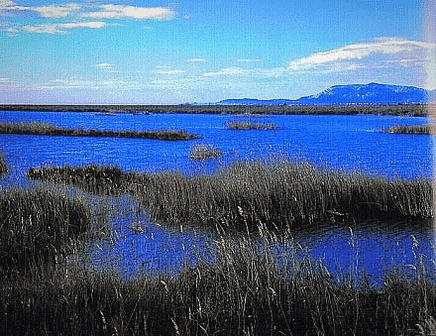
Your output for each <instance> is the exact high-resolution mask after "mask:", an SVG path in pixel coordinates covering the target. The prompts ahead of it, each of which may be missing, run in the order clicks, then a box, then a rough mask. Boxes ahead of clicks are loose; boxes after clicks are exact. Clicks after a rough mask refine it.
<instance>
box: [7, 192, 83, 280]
mask: <svg viewBox="0 0 436 336" xmlns="http://www.w3.org/2000/svg"><path fill="white" fill-rule="evenodd" d="M90 223H91V217H90V212H89V210H88V208H87V207H86V206H85V205H84V203H83V202H82V201H81V200H80V199H77V198H72V197H70V196H67V195H66V194H64V193H62V192H61V191H59V190H57V189H55V188H36V189H18V188H17V189H9V190H3V191H1V193H0V241H1V244H0V255H1V258H0V269H1V270H2V271H4V272H5V271H11V270H12V271H27V270H29V267H31V266H32V265H33V264H35V263H52V264H54V263H56V262H57V260H58V259H59V258H62V257H65V256H67V255H68V254H70V253H71V252H72V249H73V247H74V246H75V240H76V239H77V238H78V237H79V236H80V235H82V234H84V233H85V232H87V230H88V229H89V227H90Z"/></svg>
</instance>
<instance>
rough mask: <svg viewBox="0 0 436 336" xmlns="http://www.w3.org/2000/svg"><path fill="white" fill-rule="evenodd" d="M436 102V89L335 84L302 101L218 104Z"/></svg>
mask: <svg viewBox="0 0 436 336" xmlns="http://www.w3.org/2000/svg"><path fill="white" fill-rule="evenodd" d="M427 102H436V90H425V89H422V88H418V87H415V86H404V85H390V84H379V83H369V84H349V85H334V86H332V87H330V88H328V89H326V90H324V91H322V92H320V93H317V94H315V95H310V96H304V97H301V98H298V99H294V100H292V99H269V100H261V99H252V98H242V99H225V100H221V101H219V102H217V103H216V104H218V105H344V104H418V103H420V104H422V103H427Z"/></svg>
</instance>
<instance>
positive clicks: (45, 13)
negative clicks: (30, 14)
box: [30, 3, 80, 18]
mask: <svg viewBox="0 0 436 336" xmlns="http://www.w3.org/2000/svg"><path fill="white" fill-rule="evenodd" d="M30 9H31V10H33V11H35V12H38V13H39V14H40V15H41V16H42V17H46V18H62V17H66V16H68V15H70V14H71V13H72V12H73V11H77V10H79V9H80V6H79V5H78V4H75V3H70V4H67V5H65V6H55V5H50V6H42V7H30Z"/></svg>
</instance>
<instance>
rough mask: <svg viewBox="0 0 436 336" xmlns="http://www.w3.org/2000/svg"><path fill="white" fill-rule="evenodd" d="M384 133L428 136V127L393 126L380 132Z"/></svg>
mask: <svg viewBox="0 0 436 336" xmlns="http://www.w3.org/2000/svg"><path fill="white" fill-rule="evenodd" d="M382 131H383V132H385V133H400V134H430V132H431V131H430V125H394V126H391V127H388V128H386V129H383V130H382Z"/></svg>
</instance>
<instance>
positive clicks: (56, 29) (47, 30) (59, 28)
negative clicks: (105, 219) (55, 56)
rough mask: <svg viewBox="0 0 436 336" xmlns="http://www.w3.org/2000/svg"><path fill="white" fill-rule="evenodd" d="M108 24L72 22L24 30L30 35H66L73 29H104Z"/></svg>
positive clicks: (43, 25)
mask: <svg viewBox="0 0 436 336" xmlns="http://www.w3.org/2000/svg"><path fill="white" fill-rule="evenodd" d="M106 25H107V24H106V23H105V22H102V21H91V22H70V23H47V24H40V25H35V26H23V27H22V29H23V30H25V31H27V32H29V33H44V34H65V33H66V32H67V29H73V28H92V29H98V28H103V27H105V26H106Z"/></svg>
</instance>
